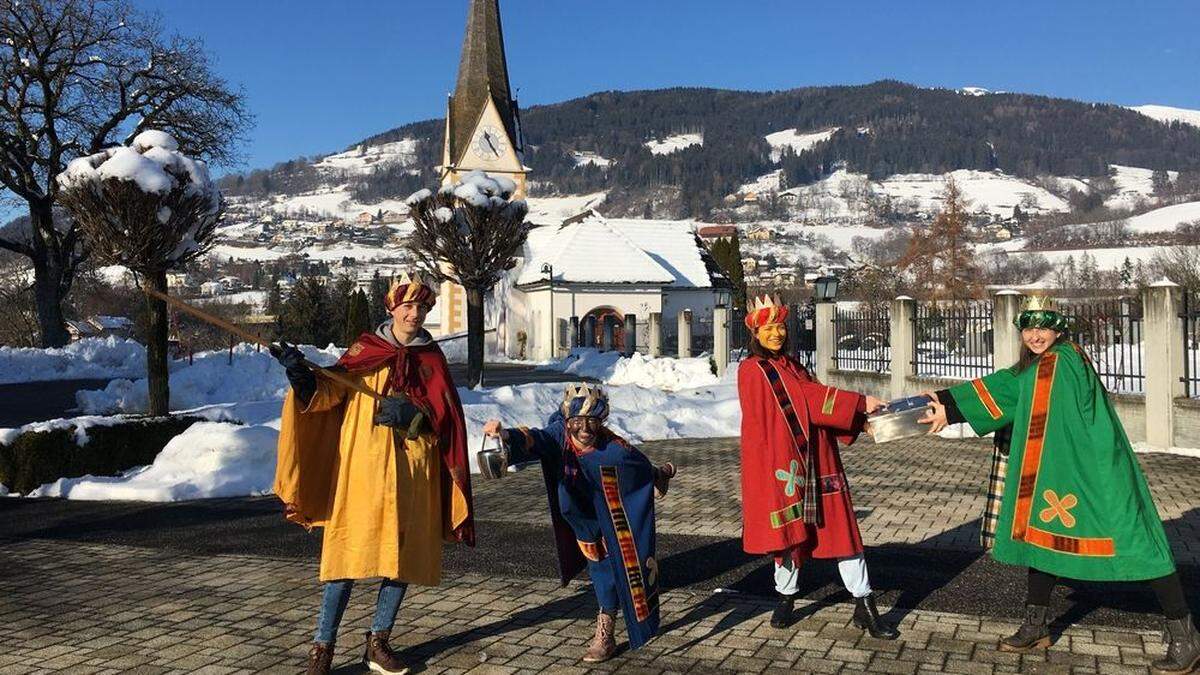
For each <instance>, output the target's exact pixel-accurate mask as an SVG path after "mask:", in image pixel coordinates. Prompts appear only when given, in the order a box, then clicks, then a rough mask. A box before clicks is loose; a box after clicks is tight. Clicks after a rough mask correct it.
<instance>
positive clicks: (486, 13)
mask: <svg viewBox="0 0 1200 675" xmlns="http://www.w3.org/2000/svg"><path fill="white" fill-rule="evenodd" d="M524 145H525V142H524V139H523V138H522V137H521V118H520V113H519V110H518V108H517V102H516V100H515V99H513V96H512V89H511V87H510V86H509V82H508V62H507V59H506V58H505V55H504V33H503V32H502V31H501V28H500V4H499V0H470V8H469V9H468V10H467V32H466V35H465V36H464V37H463V47H462V58H461V60H460V61H459V64H458V82H457V84H456V85H455V87H454V94H453V95H451V96H450V100H449V101H448V103H447V106H446V138H445V142H444V144H443V149H442V165H441V167H439V169H440V172H441V179H442V184H443V185H444V184H446V183H452V182H454V181H456V180H458V179H459V178H460V177H461V176H462V175H464V174H466V173H468V172H471V171H474V170H476V169H481V170H483V171H486V172H488V173H489V174H492V175H501V176H506V177H508V178H510V179H512V180H513V182H515V183H516V184H517V193H516V195H515V197H517V198H524V197H525V174H526V173H527V172H528V171H529V169H528V168H527V167H526V166H525V165H524V163H523V151H524Z"/></svg>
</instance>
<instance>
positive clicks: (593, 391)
mask: <svg viewBox="0 0 1200 675" xmlns="http://www.w3.org/2000/svg"><path fill="white" fill-rule="evenodd" d="M576 398H587V399H592V400H601V401H602V400H605V399H607V398H608V396H607V395H606V394H605V393H604V390H603V389H601V388H600V387H593V386H592V385H590V384H588V383H587V382H580V383H578V384H568V385H567V389H566V391H565V392H563V400H564V401H570V400H572V399H576Z"/></svg>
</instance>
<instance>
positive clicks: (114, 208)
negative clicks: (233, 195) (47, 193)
mask: <svg viewBox="0 0 1200 675" xmlns="http://www.w3.org/2000/svg"><path fill="white" fill-rule="evenodd" d="M178 147H179V146H178V144H177V143H176V142H175V139H174V138H172V137H171V136H170V135H169V134H166V133H164V132H162V131H156V130H147V131H143V132H142V133H140V134H138V135H137V137H135V138H134V139H133V143H132V144H131V145H129V146H117V147H115V148H109V149H108V150H104V151H103V152H98V153H96V154H94V155H89V156H86V157H81V158H79V159H76V160H73V161H72V162H71V163H70V164H68V165H67V169H66V171H64V172H62V173H61V174H59V176H58V184H59V187H60V188H61V192H60V193H59V201H60V203H62V205H63V206H65V207H66V208H67V210H68V211H70V213H71V216H72V218H73V220H74V221H75V223H76V224H77V225H78V227H79V228H80V229H81V230H82V232H83V236H84V239H85V241H86V243H87V245H88V246H89V247H90V249H91V251H92V255H94V256H95V257H96V258H97V259H98V260H99V261H100V262H102V263H105V264H110V265H124V266H125V267H128V268H129V269H131V270H133V271H134V272H137V273H138V274H140V275H141V276H142V277H143V280H142V283H144V284H146V285H147V286H148V287H149V288H151V289H153V290H155V291H158V292H159V293H163V294H165V293H166V292H167V270H169V269H172V268H178V267H181V266H182V265H183V264H184V263H185V262H187V261H188V260H191V259H193V258H195V257H196V256H198V255H200V254H201V253H203V252H204V251H205V250H207V248H208V246H210V245H211V240H212V233H213V230H214V229H215V228H216V226H217V223H218V222H220V220H221V215H222V212H223V210H224V204H223V201H222V199H221V193H220V192H219V191H218V190H217V189H216V186H215V185H213V182H212V180H211V179H210V178H209V176H208V168H207V166H206V165H205V163H204V162H202V161H199V160H193V159H191V158H189V157H187V156H185V155H184V154H182V153H180V152H179V151H178ZM146 302H147V309H148V310H149V314H150V333H149V339H148V340H147V342H148V344H147V345H146V373H147V377H148V379H149V385H150V387H149V403H150V406H149V410H148V412H149V413H150V414H151V415H165V414H167V413H168V412H169V410H170V407H169V404H170V389H169V386H168V382H167V330H168V317H167V306H166V303H165V302H163V301H162V300H159V299H157V298H153V297H150V296H147V298H146Z"/></svg>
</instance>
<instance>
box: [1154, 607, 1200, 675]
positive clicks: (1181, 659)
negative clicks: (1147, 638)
mask: <svg viewBox="0 0 1200 675" xmlns="http://www.w3.org/2000/svg"><path fill="white" fill-rule="evenodd" d="M1163 642H1166V643H1167V655H1166V656H1165V657H1163V658H1161V659H1159V660H1157V661H1155V662H1154V663H1152V664H1150V665H1151V672H1153V673H1154V675H1183V673H1190V672H1192V671H1193V670H1195V669H1196V666H1200V633H1197V632H1196V626H1195V625H1193V624H1192V617H1191V616H1190V615H1189V616H1186V617H1184V618H1182V619H1169V620H1167V626H1166V630H1165V631H1163Z"/></svg>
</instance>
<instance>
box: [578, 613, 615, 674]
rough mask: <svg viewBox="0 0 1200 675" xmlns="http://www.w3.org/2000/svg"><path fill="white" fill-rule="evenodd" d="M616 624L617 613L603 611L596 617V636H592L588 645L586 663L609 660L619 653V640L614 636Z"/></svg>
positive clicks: (584, 658)
mask: <svg viewBox="0 0 1200 675" xmlns="http://www.w3.org/2000/svg"><path fill="white" fill-rule="evenodd" d="M615 624H616V615H615V614H609V613H607V612H604V611H601V612H600V614H599V616H597V617H596V637H594V638H592V644H590V645H588V649H587V652H585V653H584V655H583V660H584V661H585V662H586V663H600V662H601V661H607V660H609V659H611V658H612V655H613V654H616V653H617V641H616V640H615V639H614V638H613V626H614V625H615Z"/></svg>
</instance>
